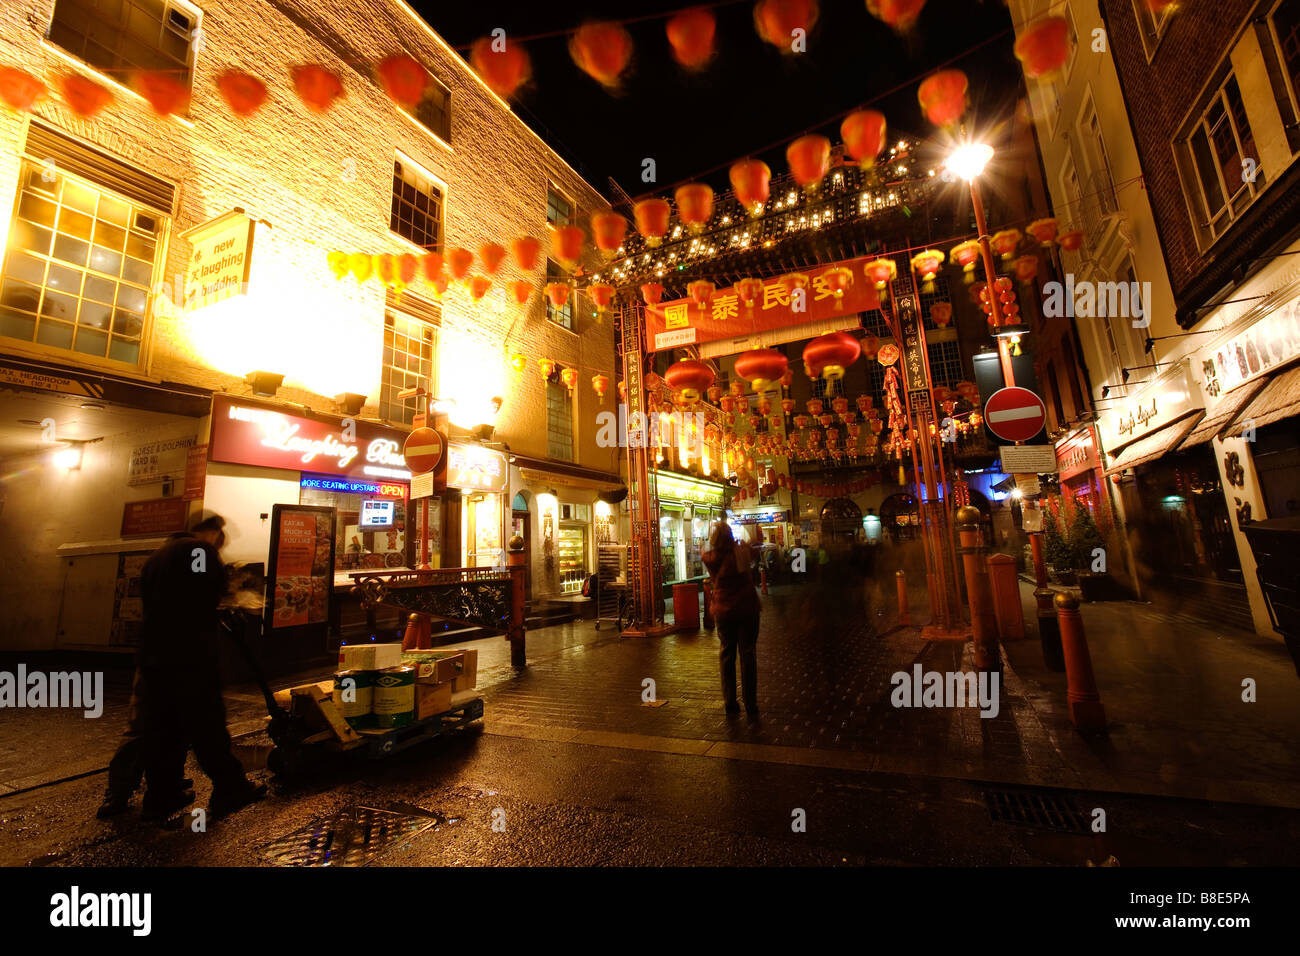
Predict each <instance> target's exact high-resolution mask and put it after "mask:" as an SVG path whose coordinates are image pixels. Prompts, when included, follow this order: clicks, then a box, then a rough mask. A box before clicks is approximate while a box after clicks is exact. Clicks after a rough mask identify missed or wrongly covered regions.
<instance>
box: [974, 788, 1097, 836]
mask: <svg viewBox="0 0 1300 956" xmlns="http://www.w3.org/2000/svg"><path fill="white" fill-rule="evenodd" d="M984 804H985V806H987V807H988V811H989V817H990V818H991V819H992V820H993V822H995V823H1006V824H1008V825H1010V826H1017V827H1029V828H1032V829H1038V830H1054V831H1056V832H1058V833H1082V834H1087V833H1088V832H1089V830H1088V821H1087V819H1086V818H1085V817H1084V816H1083V814H1081V813H1080V812H1079V811H1078V809H1077V808H1076V807H1075V806H1074V802H1073V801H1072V800H1071V799H1070V798H1069V797H1068V796H1065V795H1064V794H1060V793H1051V792H1043V791H1036V790H985V791H984Z"/></svg>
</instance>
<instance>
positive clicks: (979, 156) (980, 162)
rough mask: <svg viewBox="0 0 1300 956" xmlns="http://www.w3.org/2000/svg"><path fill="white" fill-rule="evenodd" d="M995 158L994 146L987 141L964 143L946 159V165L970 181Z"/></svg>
mask: <svg viewBox="0 0 1300 956" xmlns="http://www.w3.org/2000/svg"><path fill="white" fill-rule="evenodd" d="M992 158H993V147H992V146H989V145H988V144H987V143H964V144H963V145H961V146H958V147H957V148H956V149H955V150H953V151H952V153H951V154H950V155H949V156H948V158H947V159H946V160H944V164H943V165H944V167H945V168H946V169H947V170H948V171H949V172H951V173H952V174H953V175H955V176H960V177H961V178H962V179H965V180H967V181H968V182H969V181H970V180H972V179H974V178H975V177H977V176H978V175H979V174H980V173H982V172H984V167H985V166H987V165H988V162H989V160H990V159H992Z"/></svg>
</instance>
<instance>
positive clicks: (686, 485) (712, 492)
mask: <svg viewBox="0 0 1300 956" xmlns="http://www.w3.org/2000/svg"><path fill="white" fill-rule="evenodd" d="M655 493H656V494H657V495H658V496H659V497H660V498H666V499H668V500H669V501H681V502H691V503H693V504H702V505H721V504H722V496H723V491H722V485H718V484H714V483H713V482H710V481H701V480H699V479H698V478H687V477H684V476H682V475H672V474H668V473H666V472H662V471H661V472H659V475H658V477H657V478H655Z"/></svg>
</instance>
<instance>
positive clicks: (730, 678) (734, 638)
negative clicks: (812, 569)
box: [703, 521, 760, 720]
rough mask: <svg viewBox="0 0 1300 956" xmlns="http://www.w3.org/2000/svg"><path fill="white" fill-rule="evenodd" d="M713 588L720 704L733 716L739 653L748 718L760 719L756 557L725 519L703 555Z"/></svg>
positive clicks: (717, 526) (735, 706) (716, 525)
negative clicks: (719, 651)
mask: <svg viewBox="0 0 1300 956" xmlns="http://www.w3.org/2000/svg"><path fill="white" fill-rule="evenodd" d="M703 558H704V565H705V567H707V568H708V569H709V575H710V581H711V583H712V586H713V619H714V621H715V622H716V623H717V626H718V636H719V638H721V640H722V651H721V654H720V658H719V663H720V665H721V670H722V700H723V703H724V705H725V706H726V710H727V713H728V714H730V715H734V714H739V713H740V705H739V704H738V703H736V655H737V652H739V655H740V685H741V695H742V697H743V699H744V701H745V711H746V712H747V713H748V715H749V719H750V720H757V719H758V652H757V647H758V618H759V611H760V604H759V600H758V590H757V589H756V588H755V587H754V572H753V564H752V562H753V557H752V553H751V548H750V546H749V545H748V544H747V543H746V542H743V541H742V542H740V543H737V542H736V539H735V537H734V536H733V535H732V533H731V526H730V525H728V524H727V523H726V522H725V521H719V522H717V523H716V524H714V526H713V528H712V530H711V532H710V534H709V550H708V551H707V552H706V553H705V554H704V556H703Z"/></svg>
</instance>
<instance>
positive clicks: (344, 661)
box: [339, 644, 402, 671]
mask: <svg viewBox="0 0 1300 956" xmlns="http://www.w3.org/2000/svg"><path fill="white" fill-rule="evenodd" d="M400 663H402V645H401V644H343V645H342V646H340V647H339V670H341V671H381V670H383V669H384V668H386V667H396V666H397V665H398V664H400Z"/></svg>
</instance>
